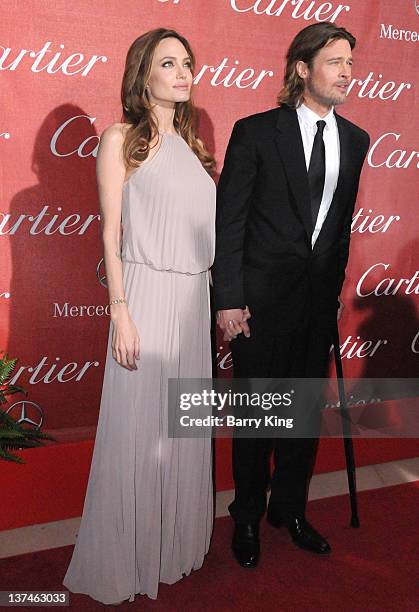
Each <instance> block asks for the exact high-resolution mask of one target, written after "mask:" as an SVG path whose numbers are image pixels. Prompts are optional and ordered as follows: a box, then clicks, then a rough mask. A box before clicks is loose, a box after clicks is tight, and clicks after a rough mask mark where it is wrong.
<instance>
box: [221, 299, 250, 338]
mask: <svg viewBox="0 0 419 612" xmlns="http://www.w3.org/2000/svg"><path fill="white" fill-rule="evenodd" d="M250 316H251V315H250V311H249V308H248V307H247V306H246V308H245V309H244V310H243V309H241V308H230V309H229V310H218V311H217V323H218V325H219V327H220V329H221V331H223V332H224V337H223V340H228V341H231V340H234V338H237V336H238V334H241V333H242V332H243V333H244V335H245V336H246V338H249V337H250V329H249V325H248V323H247V320H248V319H250Z"/></svg>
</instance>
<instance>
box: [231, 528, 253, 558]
mask: <svg viewBox="0 0 419 612" xmlns="http://www.w3.org/2000/svg"><path fill="white" fill-rule="evenodd" d="M231 549H232V551H233V554H234V557H235V559H236V561H237V563H238V564H239V565H241V566H242V567H256V566H257V564H258V561H259V553H260V544H259V523H235V526H234V534H233V540H232V542H231Z"/></svg>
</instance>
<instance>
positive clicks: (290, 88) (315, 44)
mask: <svg viewBox="0 0 419 612" xmlns="http://www.w3.org/2000/svg"><path fill="white" fill-rule="evenodd" d="M339 39H343V40H347V41H348V43H349V44H350V46H351V49H353V48H354V47H355V44H356V39H355V38H354V36H352V34H350V33H349V32H348V31H347V30H345V28H340V27H338V26H336V25H335V24H334V23H330V22H328V21H326V22H322V23H315V24H313V25H309V26H307V27H306V28H304V30H301V32H298V34H297V36H296V37H295V38H294V40H293V41H292V43H291V45H290V47H289V49H288V52H287V56H286V60H287V63H286V66H285V73H284V86H283V88H282V89H281V91H280V92H279V95H278V104H279V105H281V104H287V105H288V106H290V107H291V108H297V107H298V106H299V105H300V104H301V102H302V98H303V93H304V80H303V79H302V78H301V77H300V76H299V75H298V72H297V63H298V62H299V61H302V62H305V63H306V64H307V65H308V68H309V69H310V68H311V67H312V65H313V61H314V58H315V56H316V55H317V53H318V52H319V51H320V49H322V48H323V47H325V46H326V45H328V44H329V43H330V42H332V41H334V40H339Z"/></svg>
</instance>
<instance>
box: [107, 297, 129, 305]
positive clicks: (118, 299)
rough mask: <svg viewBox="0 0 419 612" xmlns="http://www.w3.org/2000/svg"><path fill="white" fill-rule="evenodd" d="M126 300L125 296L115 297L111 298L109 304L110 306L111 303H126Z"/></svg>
mask: <svg viewBox="0 0 419 612" xmlns="http://www.w3.org/2000/svg"><path fill="white" fill-rule="evenodd" d="M126 303H127V300H126V299H125V298H116V300H111V301H110V302H109V306H112V304H126Z"/></svg>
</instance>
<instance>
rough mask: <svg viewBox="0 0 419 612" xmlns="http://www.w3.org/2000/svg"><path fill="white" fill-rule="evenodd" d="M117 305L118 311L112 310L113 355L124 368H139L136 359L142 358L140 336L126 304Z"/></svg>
mask: <svg viewBox="0 0 419 612" xmlns="http://www.w3.org/2000/svg"><path fill="white" fill-rule="evenodd" d="M116 307H117V308H118V311H117V312H116V313H112V312H111V320H112V326H113V333H112V356H113V358H114V359H115V360H116V361H117V362H118V363H119V365H121V366H122V367H123V368H126V369H127V370H137V369H138V368H137V364H136V363H135V360H136V359H139V358H140V337H139V335H138V332H137V328H136V327H135V324H134V322H133V320H132V319H131V317H130V315H129V313H128V310H127V308H126V306H125V304H124V305H122V304H117V305H116ZM111 308H112V307H111Z"/></svg>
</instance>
